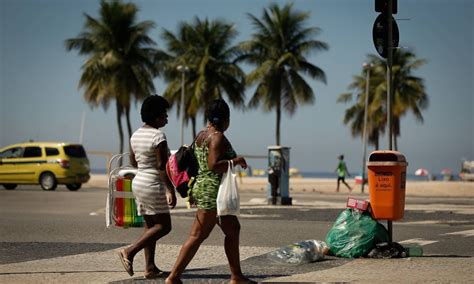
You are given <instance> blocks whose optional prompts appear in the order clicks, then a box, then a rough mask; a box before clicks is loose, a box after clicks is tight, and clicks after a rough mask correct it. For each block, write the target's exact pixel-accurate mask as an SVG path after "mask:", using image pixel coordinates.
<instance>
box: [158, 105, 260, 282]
mask: <svg viewBox="0 0 474 284" xmlns="http://www.w3.org/2000/svg"><path fill="white" fill-rule="evenodd" d="M206 118H207V120H208V124H207V128H206V129H205V130H203V131H201V132H200V133H199V134H198V135H197V137H196V142H195V149H194V152H195V154H196V158H197V160H198V163H199V171H198V175H197V177H196V182H195V183H194V185H193V188H192V192H191V198H192V200H193V201H194V202H195V204H196V206H197V208H198V210H197V212H196V218H195V220H194V223H193V226H192V228H191V233H190V235H189V237H188V239H187V240H186V242H185V243H184V244H183V246H182V247H181V251H180V252H179V256H178V259H177V260H176V263H175V265H174V267H173V269H172V271H171V272H170V274H169V276H168V278H167V279H166V283H181V280H180V277H181V274H182V273H183V272H184V270H185V269H186V266H187V265H188V264H189V262H190V261H191V260H192V258H193V257H194V255H195V254H196V252H197V251H198V249H199V247H200V245H201V244H202V242H203V241H204V240H205V239H206V238H207V237H208V236H209V234H210V233H211V232H212V230H213V229H214V227H215V225H216V224H218V225H219V227H220V228H221V229H222V231H223V232H224V234H225V240H224V249H225V253H226V256H227V260H228V262H229V267H230V272H231V281H230V282H231V283H256V282H253V281H251V280H249V279H247V278H245V276H244V275H243V274H242V270H241V267H240V255H239V235H240V223H239V220H238V219H237V216H231V215H228V216H220V217H219V218H218V216H217V204H216V199H217V192H218V190H219V183H220V181H221V178H222V174H223V173H224V172H226V171H227V168H228V164H229V160H232V162H233V163H234V166H238V165H239V166H241V167H242V168H244V169H245V168H247V162H246V161H245V159H244V157H242V156H237V154H236V153H235V151H234V150H233V148H232V145H231V144H230V142H229V140H227V138H226V137H225V135H224V132H225V131H226V130H227V128H228V127H229V123H230V110H229V106H228V105H227V103H226V102H225V101H224V100H221V99H219V100H215V101H213V102H211V103H210V104H209V106H208V108H207V110H206Z"/></svg>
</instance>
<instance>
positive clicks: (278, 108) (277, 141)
mask: <svg viewBox="0 0 474 284" xmlns="http://www.w3.org/2000/svg"><path fill="white" fill-rule="evenodd" d="M276 109H277V110H276V145H277V146H279V145H280V120H281V104H280V102H278V104H277V107H276Z"/></svg>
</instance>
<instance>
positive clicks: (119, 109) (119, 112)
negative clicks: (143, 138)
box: [116, 101, 123, 166]
mask: <svg viewBox="0 0 474 284" xmlns="http://www.w3.org/2000/svg"><path fill="white" fill-rule="evenodd" d="M116 106H117V126H118V131H119V141H120V144H119V145H120V146H119V153H123V129H122V121H121V117H122V113H123V108H122V106H121V105H120V103H119V102H118V101H117V102H116ZM119 166H122V159H120V161H119Z"/></svg>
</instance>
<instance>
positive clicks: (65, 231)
mask: <svg viewBox="0 0 474 284" xmlns="http://www.w3.org/2000/svg"><path fill="white" fill-rule="evenodd" d="M355 195H356V196H357V194H355ZM292 197H293V199H294V201H295V203H296V204H300V205H294V206H267V205H262V204H259V201H261V200H263V199H265V193H263V192H262V193H258V192H257V193H256V192H253V193H243V194H242V195H241V199H242V204H243V205H242V209H241V214H242V216H241V217H240V221H241V225H242V231H241V245H242V246H250V247H251V246H255V247H275V248H278V247H281V246H285V245H288V244H291V243H293V242H298V241H302V240H307V239H316V240H325V238H326V234H327V232H328V230H329V229H330V228H331V226H332V224H333V222H334V220H335V219H336V218H337V216H338V214H339V213H340V212H341V211H342V210H343V209H344V207H345V201H346V198H347V196H345V195H343V194H338V195H336V194H334V195H330V194H318V195H315V194H313V193H311V192H306V193H298V194H295V195H293V196H292ZM105 198H106V190H104V189H94V188H88V189H81V190H79V191H77V192H70V191H68V190H67V189H66V188H64V187H58V189H57V190H56V191H52V192H46V191H42V190H41V189H40V188H39V187H38V186H20V187H19V188H17V189H16V190H13V191H7V190H0V210H1V219H0V228H1V234H0V252H1V253H0V264H6V263H14V262H22V261H27V260H36V259H44V258H52V257H57V256H65V255H74V254H79V253H85V252H94V251H105V250H110V249H113V248H117V247H121V246H124V245H126V244H128V243H131V242H133V241H134V240H135V239H136V238H137V237H138V236H139V235H140V233H141V230H142V229H141V228H131V229H121V228H108V229H107V228H105V216H104V214H105ZM361 198H363V196H362V195H361ZM181 205H182V203H181ZM406 208H407V210H406V212H405V217H404V219H403V220H401V221H395V222H394V223H393V224H394V226H393V240H394V241H397V242H401V243H405V244H409V243H411V244H419V245H422V247H423V250H424V255H428V256H439V257H442V256H459V257H467V256H470V257H472V256H474V218H473V215H472V214H473V210H474V204H473V201H472V200H469V199H463V198H436V197H431V198H408V199H407V200H406ZM410 208H412V209H410ZM193 216H194V212H193V211H191V210H188V209H185V208H183V207H182V206H179V208H178V209H175V210H173V211H172V222H173V231H172V233H171V234H169V235H168V236H166V237H164V238H163V239H162V240H160V243H162V244H174V245H180V244H182V243H183V242H184V240H185V239H186V237H187V235H188V233H189V229H190V227H191V223H192V221H193ZM407 241H408V242H407ZM222 243H223V234H222V232H220V230H219V229H218V228H216V229H215V230H214V231H213V233H212V234H211V236H210V237H209V238H208V239H207V240H206V241H205V244H206V245H222ZM252 261H256V262H258V261H260V260H259V259H254V260H252ZM345 261H346V260H342V261H341V262H331V265H338V263H344V262H345ZM347 261H348V260H347Z"/></svg>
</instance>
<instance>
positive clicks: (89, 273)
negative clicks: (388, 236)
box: [0, 244, 474, 283]
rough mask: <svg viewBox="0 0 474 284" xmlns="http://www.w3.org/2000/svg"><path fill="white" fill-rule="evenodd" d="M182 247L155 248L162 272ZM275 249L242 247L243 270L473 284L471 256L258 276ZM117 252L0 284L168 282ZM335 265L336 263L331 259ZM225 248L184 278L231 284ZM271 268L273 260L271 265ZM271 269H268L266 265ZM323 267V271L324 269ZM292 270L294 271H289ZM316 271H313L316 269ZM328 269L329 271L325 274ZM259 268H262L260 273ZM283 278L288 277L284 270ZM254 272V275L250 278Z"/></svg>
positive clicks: (0, 272) (360, 262)
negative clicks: (125, 264)
mask: <svg viewBox="0 0 474 284" xmlns="http://www.w3.org/2000/svg"><path fill="white" fill-rule="evenodd" d="M179 249H180V246H177V245H161V244H159V245H158V246H157V254H159V255H160V256H162V257H161V258H160V267H161V268H162V269H164V270H165V271H169V270H170V269H171V267H172V265H173V263H174V260H175V259H176V257H177V253H178V252H179ZM273 249H275V248H262V247H241V249H240V250H241V259H242V267H243V270H244V271H246V272H250V273H246V274H247V275H248V276H249V277H251V278H252V279H253V280H256V281H259V282H286V283H297V282H311V283H320V282H321V283H332V282H338V283H339V282H359V283H375V282H376V283H386V282H388V283H448V282H449V283H467V282H472V281H473V276H472V267H474V258H472V257H449V256H425V257H418V258H404V259H381V260H380V259H379V260H377V259H355V260H347V259H341V260H340V261H339V260H335V261H336V262H338V261H339V262H343V263H342V264H341V265H338V266H335V267H332V268H331V267H329V268H327V266H328V263H330V262H331V261H322V262H315V263H310V264H307V265H308V268H309V269H310V270H314V271H311V272H307V273H302V274H294V275H290V276H283V277H276V276H278V275H274V276H273V277H272V275H265V274H259V273H258V271H259V267H250V266H249V265H251V264H246V262H247V261H248V260H249V259H251V257H256V256H259V255H263V254H265V253H267V252H269V251H271V250H273ZM117 251H118V249H114V250H108V251H103V252H94V253H87V254H79V255H71V256H64V257H57V258H51V259H42V260H35V261H28V262H21V263H12V264H5V265H0V283H111V282H118V283H130V282H136V281H139V282H140V283H164V281H163V280H164V279H163V278H161V279H155V280H146V279H144V278H143V256H141V255H137V257H136V258H135V263H134V269H135V275H134V276H133V277H130V276H128V274H127V273H126V272H125V271H124V270H123V269H121V268H122V267H121V264H120V261H119V259H118V257H117ZM332 261H334V260H332ZM226 263H227V261H226V259H225V254H224V251H223V247H222V246H206V245H203V246H201V248H200V250H199V251H198V253H197V254H196V256H195V258H194V259H193V261H192V262H191V263H190V265H189V267H188V268H187V270H186V272H185V274H184V275H183V281H184V283H228V277H229V272H228V268H227V265H226ZM267 263H268V264H270V265H271V263H269V261H268V262H267ZM268 264H267V265H268ZM324 266H325V267H324ZM287 268H288V269H291V267H287ZM313 268H314V269H313ZM325 268H327V269H325ZM260 269H261V268H260ZM279 271H280V272H279V273H278V274H279V275H285V274H287V272H285V267H281V268H280V270H279ZM252 272H253V273H252Z"/></svg>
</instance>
